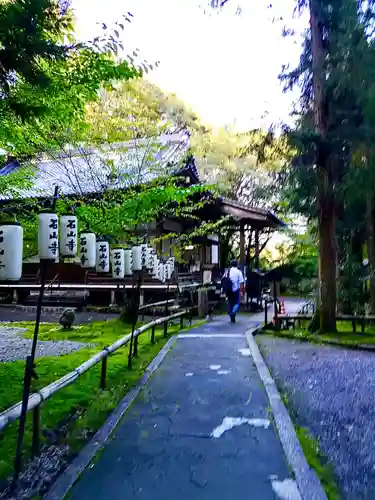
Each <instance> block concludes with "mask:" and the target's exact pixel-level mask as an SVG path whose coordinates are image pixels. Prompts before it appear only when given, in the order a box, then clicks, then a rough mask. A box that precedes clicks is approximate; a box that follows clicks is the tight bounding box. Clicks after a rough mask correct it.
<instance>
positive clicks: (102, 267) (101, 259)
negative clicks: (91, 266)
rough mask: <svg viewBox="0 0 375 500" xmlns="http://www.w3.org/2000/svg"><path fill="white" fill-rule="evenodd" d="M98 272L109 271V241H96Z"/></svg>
mask: <svg viewBox="0 0 375 500" xmlns="http://www.w3.org/2000/svg"><path fill="white" fill-rule="evenodd" d="M96 272H97V273H109V243H108V242H107V241H104V240H98V241H97V242H96Z"/></svg>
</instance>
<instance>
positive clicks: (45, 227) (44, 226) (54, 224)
mask: <svg viewBox="0 0 375 500" xmlns="http://www.w3.org/2000/svg"><path fill="white" fill-rule="evenodd" d="M38 249H39V258H40V259H48V260H55V259H57V258H58V256H59V219H58V217H57V215H56V214H52V213H44V214H43V213H42V214H39V215H38Z"/></svg>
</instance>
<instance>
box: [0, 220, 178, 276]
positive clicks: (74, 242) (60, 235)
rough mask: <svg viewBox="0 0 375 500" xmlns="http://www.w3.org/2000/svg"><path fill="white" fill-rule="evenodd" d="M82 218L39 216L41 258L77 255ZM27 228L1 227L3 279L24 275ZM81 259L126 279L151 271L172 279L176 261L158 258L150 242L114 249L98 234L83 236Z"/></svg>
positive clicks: (90, 266)
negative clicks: (24, 248)
mask: <svg viewBox="0 0 375 500" xmlns="http://www.w3.org/2000/svg"><path fill="white" fill-rule="evenodd" d="M77 229H78V220H77V217H75V216H73V215H62V216H61V217H60V221H59V217H58V216H57V215H56V214H53V213H41V214H39V215H38V250H39V252H38V253H39V258H40V259H41V260H50V261H57V259H58V258H59V256H61V257H70V258H71V257H75V256H76V255H77V253H78V231H77ZM22 253H23V228H22V227H21V226H20V224H18V223H7V224H3V225H1V226H0V280H1V281H6V280H8V281H18V280H19V279H20V278H21V276H22ZM79 258H80V263H81V267H82V268H84V269H93V268H95V269H96V272H98V273H108V272H109V271H110V267H112V276H113V278H116V279H123V278H124V277H125V276H131V275H132V274H133V272H139V271H148V272H149V273H151V274H152V275H153V276H155V277H156V278H157V279H159V280H160V281H162V282H165V281H168V280H170V279H171V278H172V275H173V271H174V267H175V262H174V258H173V257H171V258H169V259H168V260H166V261H165V260H163V259H160V258H158V256H157V254H156V251H155V250H154V249H153V248H152V247H150V246H148V245H147V244H142V245H135V246H133V247H132V248H114V249H112V250H110V247H109V243H108V242H107V241H105V240H103V239H99V238H97V237H96V235H95V234H94V233H82V234H81V235H80V249H79Z"/></svg>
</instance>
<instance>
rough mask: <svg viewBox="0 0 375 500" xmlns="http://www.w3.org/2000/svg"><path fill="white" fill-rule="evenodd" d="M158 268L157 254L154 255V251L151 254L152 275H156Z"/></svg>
mask: <svg viewBox="0 0 375 500" xmlns="http://www.w3.org/2000/svg"><path fill="white" fill-rule="evenodd" d="M158 270H159V259H158V256H157V255H156V252H155V253H154V255H153V264H152V275H153V276H156V277H157V276H158Z"/></svg>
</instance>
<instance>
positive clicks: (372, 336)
mask: <svg viewBox="0 0 375 500" xmlns="http://www.w3.org/2000/svg"><path fill="white" fill-rule="evenodd" d="M264 332H265V333H267V334H269V335H273V336H275V337H281V338H288V339H296V340H302V341H305V342H313V343H317V344H332V345H338V346H343V347H354V348H357V347H358V348H360V347H361V346H362V345H363V346H366V345H368V346H372V345H375V331H374V329H373V328H371V329H368V331H366V333H364V334H362V333H353V332H352V331H351V327H350V325H347V324H345V323H344V324H341V323H338V331H337V332H335V333H325V334H313V333H309V332H308V331H307V329H303V328H296V329H295V330H281V331H274V330H265V331H264ZM373 332H374V333H373Z"/></svg>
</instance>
